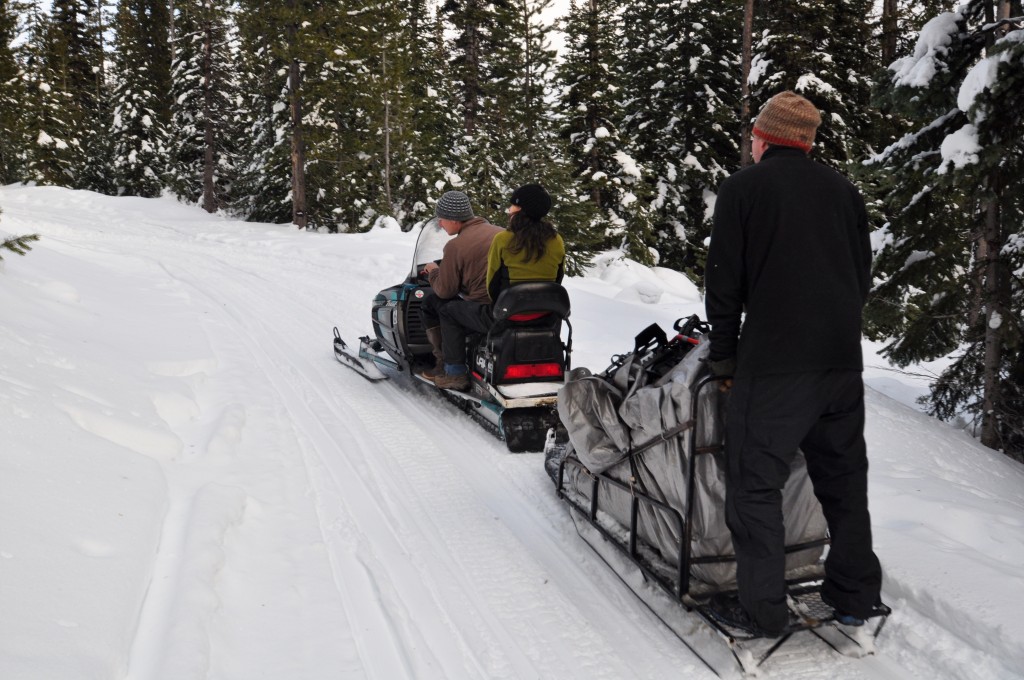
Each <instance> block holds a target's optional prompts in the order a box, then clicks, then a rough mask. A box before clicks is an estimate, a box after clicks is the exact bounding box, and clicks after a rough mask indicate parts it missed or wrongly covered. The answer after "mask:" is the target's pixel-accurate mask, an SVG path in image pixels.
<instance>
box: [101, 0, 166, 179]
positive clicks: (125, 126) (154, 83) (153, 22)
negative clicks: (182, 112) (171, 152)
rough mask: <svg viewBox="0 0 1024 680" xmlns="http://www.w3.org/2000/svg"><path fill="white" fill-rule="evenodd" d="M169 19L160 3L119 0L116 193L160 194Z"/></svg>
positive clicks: (155, 0)
mask: <svg viewBox="0 0 1024 680" xmlns="http://www.w3.org/2000/svg"><path fill="white" fill-rule="evenodd" d="M169 26H170V15H169V10H168V6H167V5H166V4H164V3H163V2H160V1H159V0H120V3H119V4H118V8H117V15H116V17H115V21H114V29H115V43H116V59H115V67H116V69H117V73H116V85H115V87H114V93H113V124H112V128H111V134H112V138H113V146H114V160H113V170H114V175H115V177H116V179H117V183H118V192H119V193H120V194H123V195H127V196H145V197H152V196H158V195H159V194H160V191H161V189H162V186H163V180H162V179H161V175H162V174H163V172H164V170H163V168H164V162H165V161H164V159H165V158H166V150H165V148H164V147H165V143H166V136H165V135H166V126H167V121H168V118H169V114H170V105H169V100H170V90H171V88H170V44H169Z"/></svg>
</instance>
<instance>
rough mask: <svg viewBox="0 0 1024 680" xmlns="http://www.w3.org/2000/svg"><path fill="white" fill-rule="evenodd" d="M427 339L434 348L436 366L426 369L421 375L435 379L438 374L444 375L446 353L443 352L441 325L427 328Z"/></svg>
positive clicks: (428, 378)
mask: <svg viewBox="0 0 1024 680" xmlns="http://www.w3.org/2000/svg"><path fill="white" fill-rule="evenodd" d="M427 340H429V341H430V346H431V347H432V348H433V349H434V366H433V368H427V369H425V370H424V371H423V372H422V373H420V375H422V376H423V377H424V378H426V379H427V380H433V379H434V378H435V377H436V376H439V375H444V354H443V353H442V352H441V327H440V326H434V327H433V328H428V329H427Z"/></svg>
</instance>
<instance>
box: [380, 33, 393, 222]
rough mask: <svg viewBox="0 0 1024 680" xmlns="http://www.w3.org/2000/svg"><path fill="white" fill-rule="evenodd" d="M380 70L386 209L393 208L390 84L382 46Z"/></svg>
mask: <svg viewBox="0 0 1024 680" xmlns="http://www.w3.org/2000/svg"><path fill="white" fill-rule="evenodd" d="M381 71H382V72H383V80H384V200H386V201H387V204H388V210H389V211H390V210H393V209H394V207H393V204H392V202H391V85H390V84H389V83H388V51H387V47H386V46H385V47H384V50H383V52H382V53H381Z"/></svg>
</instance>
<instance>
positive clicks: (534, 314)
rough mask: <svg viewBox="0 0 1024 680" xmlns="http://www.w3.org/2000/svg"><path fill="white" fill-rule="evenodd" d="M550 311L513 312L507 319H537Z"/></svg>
mask: <svg viewBox="0 0 1024 680" xmlns="http://www.w3.org/2000/svg"><path fill="white" fill-rule="evenodd" d="M550 313H551V312H532V313H530V314H513V315H512V316H510V317H508V320H509V321H536V320H537V319H541V318H544V317H545V316H547V315H548V314H550Z"/></svg>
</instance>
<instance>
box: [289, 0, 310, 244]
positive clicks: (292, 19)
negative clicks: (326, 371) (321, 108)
mask: <svg viewBox="0 0 1024 680" xmlns="http://www.w3.org/2000/svg"><path fill="white" fill-rule="evenodd" d="M297 4H298V3H297V0H288V9H289V11H290V13H289V17H288V24H287V27H286V28H285V37H286V38H287V40H288V48H289V52H290V53H291V58H290V59H289V63H288V95H289V97H288V98H289V104H290V105H291V119H292V224H294V225H295V226H296V227H298V228H299V229H305V228H306V226H307V224H308V221H307V220H308V217H307V205H306V143H305V140H304V139H303V135H302V65H301V63H300V62H299V58H298V54H297V52H298V49H299V37H298V36H299V25H298V23H297V19H296V14H297V13H298V9H297Z"/></svg>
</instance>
